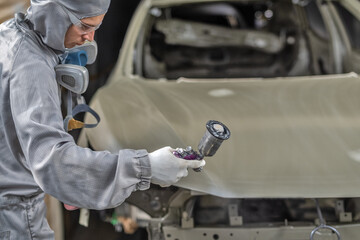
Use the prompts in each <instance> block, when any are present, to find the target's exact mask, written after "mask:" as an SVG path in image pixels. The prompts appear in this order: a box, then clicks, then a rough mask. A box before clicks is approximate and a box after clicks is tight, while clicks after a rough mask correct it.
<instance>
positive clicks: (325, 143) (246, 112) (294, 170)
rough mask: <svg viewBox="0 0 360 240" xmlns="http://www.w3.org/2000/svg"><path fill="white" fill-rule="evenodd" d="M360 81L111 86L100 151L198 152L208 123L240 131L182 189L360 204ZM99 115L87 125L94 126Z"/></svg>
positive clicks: (92, 137)
mask: <svg viewBox="0 0 360 240" xmlns="http://www.w3.org/2000/svg"><path fill="white" fill-rule="evenodd" d="M359 90H360V78H359V77H358V75H357V74H355V73H350V74H344V75H333V76H321V77H320V76H318V77H298V78H278V79H268V80H262V79H249V80H236V79H234V80H230V79H228V80H227V79H223V80H218V79H217V80H216V81H215V80H210V79H209V80H206V79H201V80H186V79H183V80H178V81H173V82H171V81H163V82H162V81H145V80H139V79H129V80H121V81H117V82H112V83H111V84H109V85H107V86H106V87H104V88H102V89H100V90H99V91H98V92H97V94H96V95H95V96H94V98H93V100H92V103H91V107H92V108H94V109H95V110H96V111H97V112H98V113H99V114H100V116H101V118H102V120H101V123H100V124H99V126H98V127H97V128H95V129H86V131H85V133H86V136H87V139H88V141H89V143H90V144H91V145H92V146H93V147H94V148H95V150H110V151H112V152H116V151H118V150H119V149H122V148H134V149H140V148H145V149H147V150H148V151H153V150H156V149H158V148H160V147H163V146H167V145H169V146H172V147H174V148H176V147H186V146H192V147H193V148H195V149H196V148H197V145H198V143H199V141H200V139H201V137H202V135H203V134H204V133H205V124H206V122H207V121H208V120H218V121H220V122H223V123H224V124H225V125H226V126H227V127H228V128H229V129H230V131H231V137H230V139H229V140H227V141H225V142H223V144H222V146H221V147H220V149H219V150H218V152H217V153H216V155H215V156H213V157H209V158H206V159H205V160H206V166H205V167H204V169H203V171H202V172H200V173H196V172H194V171H192V170H189V176H188V177H186V178H184V179H182V180H181V181H180V182H178V183H177V186H179V187H184V188H187V189H192V190H194V191H199V192H204V193H208V194H213V195H216V196H220V197H227V198H292V197H294V198H297V197H301V198H302V197H305V198H307V197H309V198H313V197H360V191H359V185H360V174H359V173H360V94H359ZM89 120H90V117H86V121H89Z"/></svg>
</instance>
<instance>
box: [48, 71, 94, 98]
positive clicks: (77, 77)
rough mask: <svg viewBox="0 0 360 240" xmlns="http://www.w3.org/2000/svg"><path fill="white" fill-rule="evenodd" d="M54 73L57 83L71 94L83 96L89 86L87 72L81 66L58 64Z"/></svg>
mask: <svg viewBox="0 0 360 240" xmlns="http://www.w3.org/2000/svg"><path fill="white" fill-rule="evenodd" d="M55 72H56V80H57V82H58V83H59V84H60V85H61V86H63V87H64V88H66V89H68V90H70V91H72V92H73V93H76V94H83V93H84V92H85V91H86V89H87V87H88V85H89V72H88V70H87V69H86V68H85V67H83V66H78V65H74V64H60V65H57V66H56V67H55Z"/></svg>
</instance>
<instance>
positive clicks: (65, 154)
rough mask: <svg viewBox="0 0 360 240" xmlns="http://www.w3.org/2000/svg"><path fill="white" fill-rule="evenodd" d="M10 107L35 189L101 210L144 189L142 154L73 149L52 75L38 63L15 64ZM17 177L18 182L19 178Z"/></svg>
mask: <svg viewBox="0 0 360 240" xmlns="http://www.w3.org/2000/svg"><path fill="white" fill-rule="evenodd" d="M10 88H11V90H10V104H11V109H12V116H13V120H14V123H15V126H16V134H17V136H18V139H19V141H20V144H21V148H22V151H23V156H22V154H21V153H19V156H17V157H19V158H24V159H23V161H24V162H25V163H26V164H27V165H28V167H29V169H30V170H31V172H32V174H33V176H34V179H35V181H36V182H37V184H38V185H39V186H40V188H41V189H42V190H43V191H44V192H46V193H48V194H51V195H52V196H54V197H56V198H58V199H59V200H60V201H62V202H64V203H67V204H70V205H74V206H79V207H85V208H91V209H104V208H110V207H114V206H117V205H119V204H121V203H122V202H123V201H124V200H125V199H126V198H127V197H128V196H129V195H130V194H131V192H133V191H135V190H138V189H140V190H144V189H147V188H149V186H150V179H151V168H150V161H149V158H148V153H147V152H146V151H145V150H121V151H119V154H111V153H109V152H105V151H102V152H96V151H92V150H90V149H87V148H81V147H79V146H77V145H76V144H75V142H74V140H73V138H72V136H71V135H69V134H68V133H66V132H65V131H64V128H63V119H62V115H61V110H60V100H59V91H58V86H57V83H56V81H55V76H54V70H53V69H52V68H51V66H48V65H46V64H44V63H43V62H42V61H38V62H37V61H36V59H34V61H19V63H16V62H15V63H14V68H13V71H12V73H11V76H10ZM19 177H21V176H19Z"/></svg>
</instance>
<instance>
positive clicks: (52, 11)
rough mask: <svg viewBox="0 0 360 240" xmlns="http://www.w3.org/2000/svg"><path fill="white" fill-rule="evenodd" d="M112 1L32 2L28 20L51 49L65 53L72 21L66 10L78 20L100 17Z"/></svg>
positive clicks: (40, 0) (49, 0)
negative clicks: (65, 43)
mask: <svg viewBox="0 0 360 240" xmlns="http://www.w3.org/2000/svg"><path fill="white" fill-rule="evenodd" d="M109 5H110V0H87V1H83V0H31V6H30V8H29V9H28V15H27V18H28V19H29V20H30V21H31V23H32V24H33V25H34V30H35V31H36V32H37V33H39V34H40V36H41V38H42V40H43V42H44V43H45V44H46V45H48V46H49V47H51V48H53V49H55V50H59V51H62V52H63V51H64V50H65V46H64V39H65V34H66V31H67V30H68V28H69V27H70V26H71V24H72V23H71V21H70V19H69V17H68V14H67V13H66V10H68V11H71V12H72V13H73V14H74V15H75V16H76V17H77V18H79V19H83V18H87V17H94V16H99V15H102V14H104V13H106V12H107V9H108V8H109Z"/></svg>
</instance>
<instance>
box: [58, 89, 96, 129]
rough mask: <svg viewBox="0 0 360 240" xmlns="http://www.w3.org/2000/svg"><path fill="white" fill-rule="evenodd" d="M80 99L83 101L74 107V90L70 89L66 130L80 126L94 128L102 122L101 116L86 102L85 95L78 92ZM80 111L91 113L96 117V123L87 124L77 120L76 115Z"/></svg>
mask: <svg viewBox="0 0 360 240" xmlns="http://www.w3.org/2000/svg"><path fill="white" fill-rule="evenodd" d="M77 99H78V101H81V102H83V103H80V104H78V105H76V106H75V107H74V109H72V92H71V91H70V90H68V92H67V115H66V117H65V119H64V129H65V131H67V132H69V131H71V130H74V129H79V128H94V127H96V126H97V125H98V124H99V122H100V116H99V115H98V114H97V113H96V112H95V111H94V110H93V109H91V108H90V107H89V106H88V105H87V104H85V103H84V102H85V101H84V99H83V97H82V96H81V95H80V94H78V95H77ZM79 113H90V114H91V115H92V116H93V117H94V118H95V119H96V123H93V124H87V123H83V122H81V121H78V120H75V119H74V117H75V116H76V115H77V114H79Z"/></svg>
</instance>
